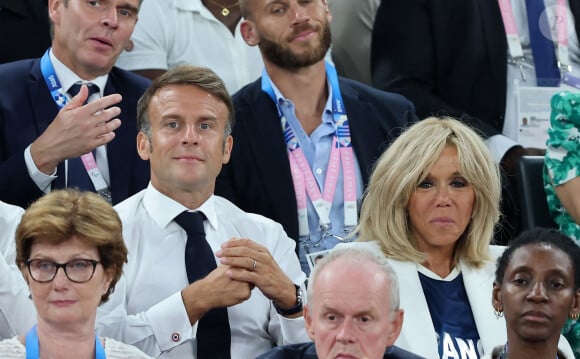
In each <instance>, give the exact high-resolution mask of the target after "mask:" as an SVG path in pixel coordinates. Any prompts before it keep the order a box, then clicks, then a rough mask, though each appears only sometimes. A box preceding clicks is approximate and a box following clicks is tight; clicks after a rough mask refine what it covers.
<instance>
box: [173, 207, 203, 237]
mask: <svg viewBox="0 0 580 359" xmlns="http://www.w3.org/2000/svg"><path fill="white" fill-rule="evenodd" d="M204 220H205V215H204V214H203V213H201V212H189V211H183V212H181V213H180V214H179V215H178V216H177V217H175V223H177V224H179V225H180V226H181V228H183V229H184V230H185V232H186V233H187V235H188V236H191V235H195V234H198V235H199V234H205V230H204V229H203V221H204Z"/></svg>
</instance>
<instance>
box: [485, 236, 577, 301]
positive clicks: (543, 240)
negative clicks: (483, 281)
mask: <svg viewBox="0 0 580 359" xmlns="http://www.w3.org/2000/svg"><path fill="white" fill-rule="evenodd" d="M530 244H549V245H551V246H553V247H555V248H557V249H559V250H561V251H562V252H564V253H566V255H567V256H568V258H570V263H572V267H573V271H574V290H577V289H578V288H580V247H578V245H577V244H576V243H574V241H573V240H572V239H570V238H569V237H568V236H566V235H565V234H563V233H562V232H560V231H558V230H556V229H549V228H534V229H531V230H529V231H525V232H523V233H522V234H520V235H519V236H518V237H517V238H516V239H514V240H512V241H511V242H510V243H509V246H508V247H507V249H506V250H505V251H504V252H503V254H502V255H501V257H499V258H498V260H497V269H496V271H495V281H496V282H497V283H499V284H502V283H503V277H504V274H505V269H506V268H507V266H508V264H509V261H510V260H511V258H512V255H513V253H514V252H515V251H516V249H518V248H521V247H524V246H527V245H530Z"/></svg>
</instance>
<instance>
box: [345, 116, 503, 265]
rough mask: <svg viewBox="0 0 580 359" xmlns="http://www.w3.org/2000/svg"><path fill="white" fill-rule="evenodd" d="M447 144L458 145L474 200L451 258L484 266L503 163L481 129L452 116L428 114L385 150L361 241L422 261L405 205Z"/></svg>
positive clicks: (364, 211) (366, 205)
mask: <svg viewBox="0 0 580 359" xmlns="http://www.w3.org/2000/svg"><path fill="white" fill-rule="evenodd" d="M446 146H453V147H455V148H456V149H457V155H458V161H459V171H460V173H461V175H462V176H463V177H464V178H465V179H466V180H467V181H468V182H469V183H470V184H471V186H472V187H473V190H474V194H475V202H474V204H473V210H472V214H471V218H472V219H471V222H470V224H469V225H468V226H467V228H466V229H465V232H464V233H463V235H462V236H461V237H460V238H459V240H458V241H457V244H456V246H455V250H454V258H453V263H454V264H456V263H457V262H458V261H459V260H460V259H461V260H463V261H465V262H466V263H467V264H469V265H471V266H474V267H480V266H481V265H482V264H483V263H484V262H485V261H486V260H487V259H488V258H489V248H488V246H489V244H490V242H491V240H492V238H493V231H494V227H495V225H496V223H497V221H498V220H499V216H500V210H499V203H500V195H501V184H500V176H499V168H498V166H497V165H496V164H495V163H494V162H493V159H492V157H491V154H490V152H489V150H488V149H487V148H486V146H485V144H484V142H483V140H482V139H481V137H480V136H479V135H477V133H475V132H474V131H473V130H472V129H470V128H469V127H468V126H466V125H465V124H463V123H461V122H459V121H457V120H455V119H452V118H436V117H430V118H427V119H425V120H423V121H420V122H418V123H416V124H414V125H413V126H411V127H410V128H408V129H407V130H406V131H405V132H403V134H401V135H400V136H399V137H398V138H397V139H396V140H395V141H394V142H393V143H392V144H391V145H390V147H389V148H388V149H387V150H386V151H385V152H384V153H383V154H382V155H381V157H380V158H379V160H378V161H377V163H376V167H375V169H374V171H373V174H372V175H371V178H370V181H369V185H368V187H367V189H366V192H365V197H364V201H363V204H362V207H361V215H360V221H359V225H358V226H357V228H356V229H355V235H358V238H359V239H358V240H359V241H371V240H378V241H379V243H380V246H381V248H382V250H383V252H384V254H385V255H386V256H387V257H390V258H393V259H396V260H401V261H412V262H415V263H422V262H423V261H424V260H425V255H424V254H423V253H422V252H421V251H419V250H418V249H417V241H416V238H415V237H414V234H413V233H412V230H411V227H410V221H409V218H408V211H407V207H408V204H409V200H410V198H411V195H412V193H413V192H414V191H415V189H416V188H417V186H418V185H419V183H420V182H421V181H423V180H424V179H425V178H426V177H427V176H428V175H429V172H430V171H431V168H432V167H433V165H434V163H435V162H436V161H437V160H438V158H439V156H440V154H441V152H442V151H443V149H444V148H445V147H446Z"/></svg>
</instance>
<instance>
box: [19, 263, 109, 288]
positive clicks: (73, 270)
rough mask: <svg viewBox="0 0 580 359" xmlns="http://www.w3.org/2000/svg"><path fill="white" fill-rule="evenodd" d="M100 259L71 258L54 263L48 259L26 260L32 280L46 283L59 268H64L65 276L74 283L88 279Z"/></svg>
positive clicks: (51, 279)
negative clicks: (63, 261) (68, 260)
mask: <svg viewBox="0 0 580 359" xmlns="http://www.w3.org/2000/svg"><path fill="white" fill-rule="evenodd" d="M99 263H101V262H100V261H97V260H94V259H73V260H72V261H70V262H66V263H56V262H53V261H51V260H48V259H29V260H27V261H26V266H27V267H28V273H30V276H31V277H32V279H34V281H36V282H39V283H48V282H52V281H53V280H54V277H56V272H58V269H59V268H62V269H63V270H64V274H65V275H66V277H67V278H68V279H69V280H70V281H71V282H75V283H85V282H88V281H90V280H91V279H92V278H93V275H94V274H95V269H96V268H97V264H99Z"/></svg>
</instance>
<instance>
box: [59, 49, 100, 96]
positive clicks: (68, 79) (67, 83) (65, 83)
mask: <svg viewBox="0 0 580 359" xmlns="http://www.w3.org/2000/svg"><path fill="white" fill-rule="evenodd" d="M49 56H50V62H51V63H52V67H54V72H55V73H56V77H58V81H60V86H61V87H62V90H63V91H64V92H68V89H69V88H70V87H71V86H72V85H74V84H75V83H76V82H79V81H80V82H84V83H87V82H89V81H85V80H83V79H81V78H80V77H79V76H78V75H77V74H75V73H74V72H73V71H72V70H71V69H69V68H68V67H66V65H65V64H63V63H62V62H61V61H60V60H59V59H57V58H56V56H54V53H53V52H52V49H50V52H49ZM108 78H109V74H108V73H107V74H105V75H103V76H99V77H97V78H95V79H93V80H91V81H90V82H92V83H93V84H95V85H97V86H99V94H100V97H103V92H104V90H105V85H106V84H107V79H108Z"/></svg>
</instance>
